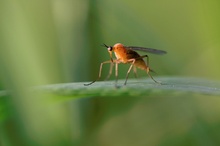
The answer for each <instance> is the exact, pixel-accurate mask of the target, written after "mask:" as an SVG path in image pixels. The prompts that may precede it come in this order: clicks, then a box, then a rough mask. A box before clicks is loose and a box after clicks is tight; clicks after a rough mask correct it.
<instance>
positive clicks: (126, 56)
mask: <svg viewBox="0 0 220 146" xmlns="http://www.w3.org/2000/svg"><path fill="white" fill-rule="evenodd" d="M103 46H104V47H106V48H107V49H108V52H109V54H110V59H111V60H108V61H105V62H102V63H101V64H100V69H99V76H98V78H97V79H96V80H94V81H92V82H91V83H88V84H84V85H85V86H88V85H91V84H93V83H94V82H96V81H97V80H98V79H99V78H100V77H101V72H102V66H103V64H106V63H110V64H111V66H110V70H109V75H108V76H107V78H109V77H110V75H111V74H112V68H113V65H114V64H115V77H116V85H117V80H118V64H119V63H124V64H128V63H129V64H131V65H130V67H129V69H128V71H127V74H126V79H125V83H124V85H126V83H127V80H128V75H129V73H130V71H131V69H132V67H133V70H134V73H135V74H136V67H138V68H140V69H142V70H144V71H146V72H147V74H148V76H149V77H150V78H151V79H152V80H153V81H154V82H155V83H159V82H157V81H156V80H155V79H154V78H153V77H152V76H151V74H150V71H151V72H154V71H153V70H152V69H150V67H149V57H148V55H143V56H141V55H139V54H138V53H137V52H136V51H144V52H148V53H153V54H159V55H162V54H166V51H163V50H157V49H152V48H144V47H134V46H124V45H123V44H121V43H117V44H115V45H114V46H113V47H112V46H107V45H105V44H103ZM112 52H114V53H115V57H116V59H113V58H112ZM145 57H146V58H147V62H146V63H145V61H144V60H143V58H145Z"/></svg>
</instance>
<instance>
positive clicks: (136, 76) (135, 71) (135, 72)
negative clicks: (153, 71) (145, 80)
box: [133, 66, 138, 78]
mask: <svg viewBox="0 0 220 146" xmlns="http://www.w3.org/2000/svg"><path fill="white" fill-rule="evenodd" d="M133 72H134V76H135V78H138V75H137V68H136V66H134V67H133Z"/></svg>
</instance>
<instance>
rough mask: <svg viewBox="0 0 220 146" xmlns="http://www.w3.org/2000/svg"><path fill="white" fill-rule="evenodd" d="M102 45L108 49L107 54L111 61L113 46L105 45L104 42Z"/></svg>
mask: <svg viewBox="0 0 220 146" xmlns="http://www.w3.org/2000/svg"><path fill="white" fill-rule="evenodd" d="M103 46H104V47H106V48H107V49H108V53H109V55H110V58H111V61H112V62H113V59H112V51H113V47H112V46H107V45H106V44H103Z"/></svg>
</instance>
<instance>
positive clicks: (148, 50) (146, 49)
mask: <svg viewBox="0 0 220 146" xmlns="http://www.w3.org/2000/svg"><path fill="white" fill-rule="evenodd" d="M126 48H127V49H131V50H135V51H143V52H148V53H153V54H159V55H163V54H166V53H167V52H166V51H163V50H158V49H153V48H144V47H134V46H127V47H126Z"/></svg>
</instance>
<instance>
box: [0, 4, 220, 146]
mask: <svg viewBox="0 0 220 146" xmlns="http://www.w3.org/2000/svg"><path fill="white" fill-rule="evenodd" d="M219 7H220V1H217V0H209V1H205V0H195V1H191V0H185V1H181V0H168V1H164V0H154V1H153V0H137V1H132V0H121V1H118V0H105V1H103V0H90V1H89V0H32V1H28V0H2V1H0V67H1V69H0V89H1V90H12V91H13V92H12V94H11V95H10V96H9V95H8V96H7V97H0V145H1V146H26V145H27V146H43V145H45V146H49V145H51V146H56V145H57V146H60V145H83V146H84V145H88V146H93V145H94V146H99V145H100V146H112V145H114V146H133V145H138V146H139V145H140V146H146V145H149V146H155V145H157V146H166V145H167V146H171V145H175V146H176V145H179V146H181V145H182V146H185V145H187V146H189V145H193V146H195V145H198V146H207V145H209V146H211V145H220V140H219V137H220V106H219V104H220V99H219V98H217V97H215V96H208V95H195V94H193V95H192V94H187V93H186V94H178V93H176V94H166V95H163V94H161V96H154V95H152V94H151V95H146V97H104V98H103V97H94V98H84V99H72V100H68V101H66V100H63V101H62V100H61V101H59V102H53V101H51V96H52V95H40V94H33V93H31V92H27V91H26V88H27V87H32V86H37V85H46V84H54V83H67V82H68V83H69V82H80V81H90V80H93V79H95V78H96V77H97V75H98V70H99V65H100V63H101V62H103V61H105V60H109V54H108V52H107V51H106V48H103V47H101V46H100V45H101V44H102V43H106V44H107V45H114V44H115V43H118V42H120V43H123V44H125V45H128V46H129V45H130V46H131V45H135V46H144V47H151V48H157V49H162V50H166V51H167V52H168V54H166V55H164V56H158V55H150V64H151V67H152V68H153V69H154V70H155V71H156V72H157V73H158V75H160V76H169V77H172V76H184V77H199V78H204V79H210V80H217V81H218V80H220V76H219V74H220V69H219V62H220V57H219V54H220V50H219V48H220V27H219V26H220V19H219V14H220V9H219ZM119 67H120V68H119V72H120V73H119V77H120V78H122V79H124V76H125V73H126V71H127V69H128V66H126V65H119ZM108 69H109V67H108V66H106V67H104V70H103V76H105V75H107V73H108ZM138 74H139V76H141V77H145V76H146V75H145V74H144V73H142V72H141V71H138ZM111 79H112V80H113V79H114V77H112V78H111ZM155 79H156V76H155ZM128 83H129V81H128ZM1 93H2V92H1ZM52 98H53V97H52ZM61 98H62V97H61Z"/></svg>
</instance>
